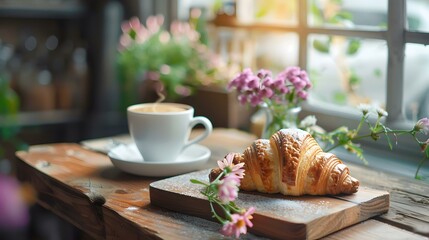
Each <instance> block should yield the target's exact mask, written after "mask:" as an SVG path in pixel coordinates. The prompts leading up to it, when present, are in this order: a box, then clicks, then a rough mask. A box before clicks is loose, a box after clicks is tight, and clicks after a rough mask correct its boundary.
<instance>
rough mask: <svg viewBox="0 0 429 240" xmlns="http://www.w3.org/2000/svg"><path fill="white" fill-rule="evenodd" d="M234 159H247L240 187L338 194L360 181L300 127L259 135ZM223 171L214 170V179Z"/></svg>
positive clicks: (296, 193)
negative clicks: (258, 137) (268, 137)
mask: <svg viewBox="0 0 429 240" xmlns="http://www.w3.org/2000/svg"><path fill="white" fill-rule="evenodd" d="M233 154H234V155H233V156H234V159H233V163H234V164H238V163H241V162H244V163H245V164H244V169H245V176H244V178H243V179H241V184H240V189H241V190H245V191H255V190H256V191H258V192H263V193H279V192H280V193H282V194H284V195H292V196H300V195H305V194H308V195H336V194H340V193H345V194H352V193H355V192H357V190H358V187H359V181H358V180H356V179H355V178H353V177H351V176H350V174H349V173H350V171H349V168H348V167H347V166H346V165H344V164H343V163H342V161H341V160H340V159H338V158H337V157H336V156H335V155H334V154H332V153H326V152H323V150H322V149H321V147H320V146H319V144H318V143H317V142H316V140H315V139H314V138H313V137H312V136H311V135H310V134H309V133H308V132H306V131H303V130H300V129H282V130H280V131H278V132H276V133H275V134H273V135H272V136H271V137H270V139H258V140H256V141H254V142H253V144H252V145H251V146H249V147H247V148H246V149H245V151H244V152H243V154H240V153H233ZM221 172H222V170H221V169H219V168H215V169H212V170H211V171H210V175H209V178H210V181H213V180H214V179H216V177H217V176H218V175H219V174H220V173H221Z"/></svg>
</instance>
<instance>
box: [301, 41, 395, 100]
mask: <svg viewBox="0 0 429 240" xmlns="http://www.w3.org/2000/svg"><path fill="white" fill-rule="evenodd" d="M308 52H309V59H308V69H309V72H310V78H311V79H312V81H313V83H314V88H313V90H312V93H311V99H312V100H314V101H321V102H327V103H334V104H337V105H343V106H357V105H358V104H360V103H367V104H374V105H377V106H380V107H383V108H384V107H385V99H386V93H385V91H386V80H385V79H386V66H387V45H386V42H385V41H381V40H372V39H357V38H348V37H344V36H327V35H310V37H309V51H308Z"/></svg>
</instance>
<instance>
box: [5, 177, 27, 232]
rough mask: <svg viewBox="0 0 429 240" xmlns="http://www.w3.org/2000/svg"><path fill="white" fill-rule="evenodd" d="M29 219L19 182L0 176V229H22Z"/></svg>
mask: <svg viewBox="0 0 429 240" xmlns="http://www.w3.org/2000/svg"><path fill="white" fill-rule="evenodd" d="M29 217H30V216H29V212H28V206H27V205H26V203H25V201H24V198H23V196H22V192H21V187H20V185H19V182H18V181H17V180H16V179H14V178H12V177H9V176H7V175H2V174H0V229H1V228H5V229H7V228H15V227H23V226H25V225H26V224H27V223H28V221H29Z"/></svg>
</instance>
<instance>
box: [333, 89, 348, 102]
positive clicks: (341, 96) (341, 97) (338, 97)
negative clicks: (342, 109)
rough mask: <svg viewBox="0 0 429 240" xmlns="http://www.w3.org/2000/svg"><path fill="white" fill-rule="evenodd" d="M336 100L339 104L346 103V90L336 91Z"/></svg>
mask: <svg viewBox="0 0 429 240" xmlns="http://www.w3.org/2000/svg"><path fill="white" fill-rule="evenodd" d="M334 102H336V103H338V104H343V105H344V104H346V103H347V94H346V93H345V92H335V94H334Z"/></svg>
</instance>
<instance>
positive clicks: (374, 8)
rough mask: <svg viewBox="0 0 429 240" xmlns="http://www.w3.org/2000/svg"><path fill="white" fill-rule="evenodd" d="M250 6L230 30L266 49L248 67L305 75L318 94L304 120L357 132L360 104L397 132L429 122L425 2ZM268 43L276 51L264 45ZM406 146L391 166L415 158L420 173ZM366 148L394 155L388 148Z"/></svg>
mask: <svg viewBox="0 0 429 240" xmlns="http://www.w3.org/2000/svg"><path fill="white" fill-rule="evenodd" d="M231 2H232V1H231ZM235 2H236V7H237V13H238V14H240V9H238V8H239V7H240V6H242V4H243V2H252V1H248V0H237V1H235ZM262 2H263V3H264V4H265V5H260V4H261V3H262ZM276 4H277V5H276ZM179 5H180V4H179ZM258 6H260V7H259V8H258ZM261 6H265V7H264V9H261ZM245 7H246V9H247V10H249V11H247V12H246V13H247V15H246V16H244V17H243V16H237V18H238V20H240V17H241V18H242V19H245V20H246V21H245V22H244V23H243V24H242V25H240V23H239V24H238V25H237V24H231V26H229V27H231V28H238V29H239V30H240V31H241V30H243V29H245V30H248V31H249V32H251V33H249V34H252V36H253V40H254V41H255V42H256V45H255V46H259V47H260V46H266V47H265V49H264V50H263V51H260V48H255V49H256V51H255V49H252V51H255V55H254V56H253V58H254V59H255V60H256V61H255V62H254V64H255V66H251V67H256V68H260V67H267V66H272V67H269V68H270V69H273V68H274V69H277V68H279V66H276V65H275V64H273V63H279V64H280V65H281V64H283V63H285V64H289V65H296V64H298V65H299V66H301V67H302V68H304V69H306V70H307V71H308V72H309V74H310V78H311V79H312V81H313V83H314V89H313V90H312V93H311V98H310V99H309V101H308V103H307V104H306V105H305V106H304V110H305V114H314V115H316V116H317V118H318V124H320V125H321V126H323V127H325V128H326V129H334V128H336V127H338V126H340V125H346V126H350V127H356V125H357V121H358V119H359V118H360V116H361V115H360V112H359V111H357V110H356V106H357V105H358V104H360V103H368V104H372V105H376V106H379V107H382V108H384V109H386V110H387V111H388V112H389V116H388V118H387V120H386V122H387V124H388V126H391V127H392V128H411V127H412V125H413V124H414V122H413V121H416V120H417V119H420V118H422V117H426V116H429V76H428V75H427V74H425V71H426V69H428V68H429V47H427V46H426V45H427V44H429V18H427V16H428V15H429V2H428V1H427V0H377V1H371V0H362V1H354V0H306V1H304V0H303V1H301V0H287V1H286V0H283V1H281V0H254V4H253V7H252V6H248V5H247V6H245ZM250 10H253V11H250ZM279 10H281V11H280V12H283V13H284V16H282V15H281V14H280V15H279ZM249 15H250V16H249ZM286 15H287V17H286ZM222 27H228V25H226V26H222ZM273 32H275V33H273ZM271 39H274V42H273V43H275V44H273V45H267V44H264V42H270V41H271ZM282 41H283V43H282ZM267 46H268V47H267ZM287 49H289V50H287ZM293 49H296V51H297V52H294V51H293ZM261 52H263V53H264V55H263V57H262V55H260V53H261ZM278 54H280V55H282V56H283V58H284V59H283V62H282V60H281V58H280V60H279V59H276V58H278ZM295 57H296V59H293V58H295ZM285 59H287V61H286V60H285ZM286 66H287V65H286ZM244 67H247V66H244ZM407 140H408V139H402V138H401V140H400V145H398V146H395V147H394V148H395V149H397V150H400V151H399V152H404V153H405V155H404V156H406V157H404V158H402V157H398V156H397V155H396V156H395V157H394V159H398V158H400V159H407V161H408V160H409V158H410V155H409V154H410V153H413V154H414V155H413V156H415V159H414V158H413V159H414V161H415V162H413V163H411V164H413V166H414V167H415V166H416V165H417V162H418V158H420V157H422V156H421V155H418V153H416V152H417V151H416V149H417V146H416V145H415V143H411V141H409V142H408V141H407ZM368 143H369V146H377V145H378V144H381V145H383V146H382V147H380V146H377V147H378V148H379V149H386V151H388V149H389V148H388V146H387V145H385V144H384V143H383V141H378V142H374V141H369V142H368ZM363 144H365V142H363ZM383 154H384V153H382V154H381V156H382V155H383ZM417 155H418V156H417ZM409 162H410V161H409ZM426 165H427V164H426Z"/></svg>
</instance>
